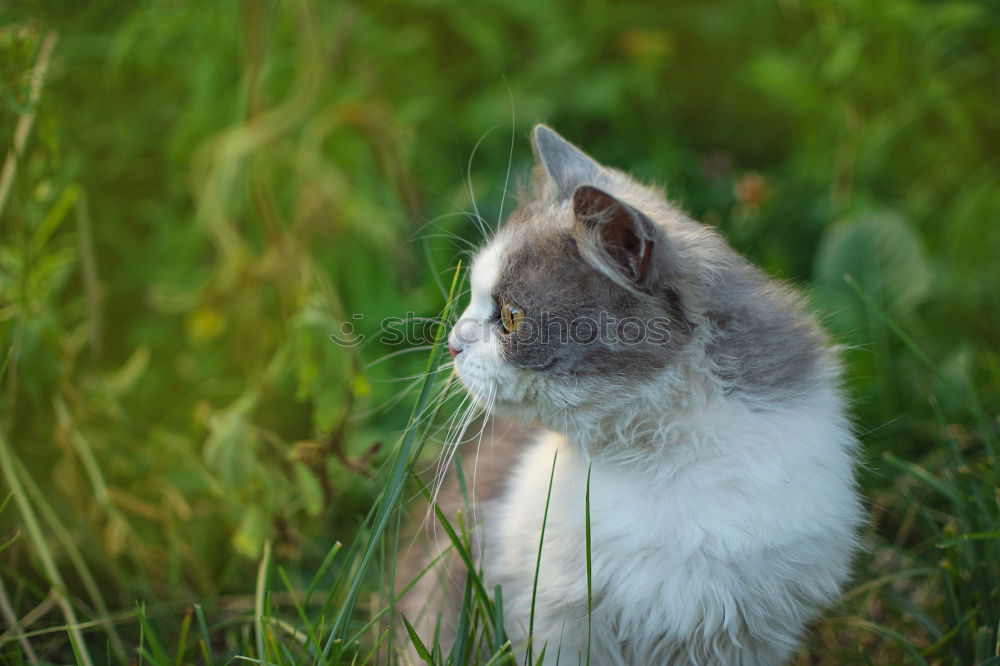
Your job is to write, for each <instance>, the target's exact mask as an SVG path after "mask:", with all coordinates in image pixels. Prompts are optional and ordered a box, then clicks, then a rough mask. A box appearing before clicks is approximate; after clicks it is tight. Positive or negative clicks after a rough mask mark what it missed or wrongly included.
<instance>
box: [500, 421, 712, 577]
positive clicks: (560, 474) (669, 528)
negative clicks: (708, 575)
mask: <svg viewBox="0 0 1000 666" xmlns="http://www.w3.org/2000/svg"><path fill="white" fill-rule="evenodd" d="M588 473H589V475H590V483H589V493H588ZM717 510H718V509H717V507H715V506H714V503H713V502H711V501H710V498H708V497H705V496H704V494H703V493H702V492H701V490H700V489H698V488H695V487H692V486H690V485H688V484H686V483H685V482H683V481H681V482H678V483H663V482H657V481H656V480H654V479H652V478H643V477H642V475H636V474H634V473H629V472H626V471H624V470H619V469H609V468H607V467H596V468H593V467H591V466H590V464H589V463H588V461H587V460H586V459H585V457H584V456H583V455H582V454H581V452H580V451H579V450H578V449H576V448H575V447H572V446H569V445H567V444H566V442H565V440H564V438H563V437H562V436H561V435H558V434H555V433H548V434H546V435H544V436H543V437H542V438H541V439H540V440H539V441H538V442H536V443H535V444H534V445H533V446H532V447H530V449H529V450H527V451H526V452H525V455H524V456H523V458H522V459H521V460H520V462H519V464H518V465H517V466H516V467H515V468H514V469H513V470H512V472H511V476H510V479H509V480H508V485H507V488H506V492H505V493H504V494H503V496H502V497H501V498H500V499H499V501H498V503H497V505H496V506H495V507H494V510H493V511H491V521H490V522H491V524H490V525H488V526H487V529H488V533H489V536H488V538H489V539H493V540H495V541H496V542H498V543H495V544H494V547H493V548H491V550H492V551H493V552H496V553H500V554H501V557H502V559H503V560H504V566H505V568H508V569H511V570H519V569H522V568H523V567H528V569H527V570H531V571H533V568H534V563H535V562H536V560H537V559H538V549H539V545H540V544H541V549H542V558H541V559H542V563H543V566H548V567H549V568H550V569H551V570H550V571H549V572H547V573H548V574H549V575H552V574H553V573H555V574H556V575H565V576H567V578H570V577H575V576H577V575H578V574H580V573H581V571H583V570H584V567H585V566H586V554H587V543H586V542H587V531H588V530H587V528H588V522H589V528H590V529H589V531H590V541H591V543H590V554H591V559H592V566H593V567H594V571H595V572H596V571H597V570H598V569H605V568H609V569H614V568H618V569H621V568H623V567H641V566H643V565H647V564H648V565H649V566H653V567H656V568H658V569H660V568H662V567H663V566H664V565H669V564H670V563H671V562H678V563H679V562H681V561H683V560H685V559H688V558H690V557H691V556H692V554H693V553H695V552H696V551H698V549H699V548H701V547H702V546H703V545H704V542H705V537H706V534H705V530H704V529H703V527H702V526H701V525H700V524H699V523H700V520H701V518H703V517H704V516H706V515H710V514H712V513H715V512H717ZM543 524H544V528H545V534H544V540H543V539H542V527H543ZM497 546H499V547H497ZM529 564H530V565H531V566H528V565H529Z"/></svg>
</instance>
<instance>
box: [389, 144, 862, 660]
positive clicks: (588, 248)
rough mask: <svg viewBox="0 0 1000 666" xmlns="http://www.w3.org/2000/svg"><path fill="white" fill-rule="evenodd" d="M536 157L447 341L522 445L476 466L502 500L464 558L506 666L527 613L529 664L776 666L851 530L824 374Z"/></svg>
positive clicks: (653, 224) (732, 291)
mask: <svg viewBox="0 0 1000 666" xmlns="http://www.w3.org/2000/svg"><path fill="white" fill-rule="evenodd" d="M534 145H535V150H536V154H537V156H538V159H539V164H540V167H539V169H538V170H537V173H536V182H535V186H534V189H533V195H532V197H531V198H529V199H527V200H525V201H522V202H521V205H520V207H519V209H518V210H517V211H516V212H515V213H514V214H513V215H512V216H511V219H510V221H509V222H508V223H507V225H505V226H504V227H503V228H502V229H501V230H500V231H499V232H498V234H497V236H496V237H495V238H494V239H493V240H492V241H491V242H490V243H489V244H488V245H487V246H486V247H485V248H484V249H483V251H482V252H480V254H479V255H478V256H477V258H476V261H475V262H474V264H473V269H472V297H471V302H470V304H469V307H468V309H467V310H466V312H465V314H464V315H463V317H462V320H460V325H458V326H456V328H455V330H454V331H453V333H452V337H451V345H452V353H453V354H454V355H455V356H456V365H455V367H456V370H457V372H458V374H459V376H460V377H461V379H462V380H463V382H464V383H465V385H466V386H467V388H468V389H469V390H470V392H471V393H472V394H473V395H474V396H475V397H476V398H477V399H478V400H479V401H480V402H481V403H483V404H484V405H486V406H488V407H490V408H491V409H495V410H496V411H497V412H498V413H501V414H504V415H507V416H512V417H515V418H518V419H520V420H522V421H524V422H528V423H536V424H540V427H539V428H538V430H537V431H536V432H535V433H534V434H533V435H531V436H528V437H526V436H525V435H524V434H523V432H519V434H518V437H519V439H520V440H521V441H522V446H521V447H520V449H519V452H518V453H517V454H509V453H504V454H501V455H500V456H497V455H492V454H491V452H490V451H489V450H484V451H483V452H482V453H481V455H480V456H479V465H481V466H482V465H484V462H485V464H486V465H489V466H493V465H499V466H500V472H501V474H499V475H496V474H494V476H502V477H504V480H503V482H502V483H499V484H493V487H494V488H495V489H496V492H495V496H494V497H491V498H480V500H481V502H480V504H479V508H478V512H479V517H480V519H481V521H480V522H481V524H480V532H479V534H480V544H481V549H480V557H481V561H482V566H483V570H484V573H485V578H486V582H487V584H488V585H487V587H488V589H492V586H493V585H495V584H500V585H501V586H502V588H503V594H504V609H505V622H506V628H507V632H508V635H509V637H510V639H511V644H512V646H513V648H514V651H515V654H521V655H523V650H524V646H525V645H526V643H527V640H528V633H529V624H530V620H529V616H530V613H531V601H532V595H533V594H534V596H535V611H534V624H533V633H532V644H533V646H534V654H535V655H536V656H537V655H538V654H539V652H540V651H541V649H542V647H543V646H545V650H546V663H549V662H550V661H551V663H555V661H556V655H557V654H559V655H560V657H559V658H560V663H569V664H575V663H577V659H578V658H579V659H581V660H582V662H585V661H586V655H587V653H588V650H589V654H590V663H592V664H596V665H604V664H727V665H729V664H780V663H782V662H783V661H785V660H787V659H788V657H789V656H790V655H791V653H792V652H793V650H794V649H795V647H796V645H797V642H798V640H799V639H800V637H801V634H802V631H803V629H804V627H805V625H806V623H808V622H809V621H810V620H811V619H812V618H814V617H815V615H816V614H817V613H818V612H819V611H820V609H821V608H822V607H823V606H824V605H825V604H826V603H828V602H829V601H830V600H831V599H833V598H834V597H835V596H836V595H837V593H838V591H839V588H840V585H841V584H842V583H843V581H844V580H845V579H846V578H847V576H848V573H849V565H850V559H851V554H852V552H853V550H854V548H855V534H856V530H857V527H858V525H859V523H860V521H861V515H862V514H861V510H860V503H859V500H858V497H857V494H856V492H855V489H854V482H853V458H854V453H855V446H856V444H855V439H854V437H853V435H852V433H851V430H850V426H849V423H848V421H847V418H846V416H845V409H844V403H843V399H842V397H841V395H840V392H839V389H838V368H837V364H836V362H835V359H834V357H833V354H832V352H831V351H830V350H829V349H828V348H827V346H826V343H825V340H824V337H823V335H822V333H821V331H820V330H819V328H818V327H817V326H816V324H815V323H814V321H813V319H812V318H811V317H810V316H809V315H808V314H807V313H806V312H805V311H804V309H803V308H802V306H801V305H800V303H799V302H798V300H797V299H796V298H795V297H794V296H792V295H791V294H790V292H789V291H788V290H786V289H785V288H783V287H781V286H778V285H776V284H775V283H773V282H771V281H769V280H768V279H767V278H766V277H765V276H764V275H763V274H762V273H761V272H760V271H758V270H757V269H756V268H754V267H753V266H751V265H750V264H749V263H748V262H746V261H745V260H744V259H743V258H742V257H740V256H739V255H737V254H736V253H735V252H733V251H732V250H731V249H729V247H728V246H727V245H726V244H725V242H724V241H722V240H721V238H719V237H718V236H717V235H716V234H715V233H713V232H712V231H710V230H708V229H707V228H706V227H704V226H702V225H700V224H698V223H696V222H693V221H691V220H689V219H687V218H686V217H685V216H684V215H683V214H682V213H680V212H679V211H677V210H676V209H675V208H673V207H672V206H670V205H669V204H668V203H667V202H666V201H665V200H664V199H663V198H662V196H661V195H659V194H658V193H656V192H655V191H653V190H651V189H648V188H645V187H643V186H640V185H638V184H636V183H635V182H634V181H632V180H631V179H630V178H628V176H626V175H624V174H622V173H620V172H617V171H614V170H610V169H607V168H605V167H602V166H600V165H598V164H597V163H596V162H593V161H592V160H591V159H590V158H589V157H587V156H586V155H584V154H583V153H581V152H580V151H578V150H577V149H576V148H575V147H573V146H572V145H570V144H568V143H567V142H565V141H564V140H563V139H562V138H561V137H559V136H558V135H556V134H555V133H553V132H552V131H551V130H549V129H548V128H545V127H544V126H539V127H538V128H536V130H535V133H534ZM529 324H530V326H529ZM630 327H631V328H630ZM634 331H638V332H639V335H633V334H632V333H633V332H634ZM487 448H488V447H487ZM554 459H555V460H556V463H555V472H554V476H553V477H552V483H551V501H550V503H549V511H548V518H547V520H546V526H545V530H546V531H545V539H544V543H543V545H542V551H541V564H540V568H539V571H538V577H537V578H538V583H537V590H534V592H533V589H534V581H535V570H536V562H537V558H538V548H539V536H540V532H541V528H542V520H543V514H544V510H545V506H546V499H547V496H548V493H549V489H550V484H549V479H550V474H551V473H552V468H553V460H554ZM467 464H468V463H467ZM588 473H589V474H590V527H591V534H592V543H591V558H592V590H591V603H592V608H591V610H590V622H589V628H588V591H587V569H586V555H587V549H586V538H585V530H586V518H585V514H586V512H585V507H586V490H587V478H588ZM483 475H484V477H488V476H490V475H491V474H490V472H487V471H484V472H483ZM424 590H425V591H426V587H425V588H424ZM418 594H423V595H424V596H423V598H414V597H412V596H411V599H410V601H409V602H408V603H409V605H410V607H411V608H415V607H416V606H418V605H420V604H422V603H423V602H426V601H428V600H430V599H431V597H430V596H427V595H426V592H423V593H418ZM432 603H433V602H432ZM445 607H446V608H445V612H447V604H445ZM433 610H434V609H432V612H433ZM445 626H446V627H447V626H448V625H447V622H446V624H445ZM588 645H589V647H588ZM582 662H581V663H582Z"/></svg>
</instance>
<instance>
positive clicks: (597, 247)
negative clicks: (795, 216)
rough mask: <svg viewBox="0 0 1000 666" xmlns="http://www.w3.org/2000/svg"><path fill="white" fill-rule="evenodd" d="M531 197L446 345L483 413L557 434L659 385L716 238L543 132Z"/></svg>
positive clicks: (691, 330)
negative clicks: (534, 422) (579, 413)
mask: <svg viewBox="0 0 1000 666" xmlns="http://www.w3.org/2000/svg"><path fill="white" fill-rule="evenodd" d="M532 139H533V140H532V143H533V147H534V152H535V156H536V159H537V165H536V167H535V172H534V178H533V186H532V191H531V193H530V195H529V196H527V197H526V198H525V200H522V201H521V202H520V204H519V207H518V208H517V210H515V211H514V213H512V215H511V216H510V218H509V219H508V221H507V222H506V224H505V225H504V226H503V227H502V228H501V229H500V230H499V231H498V233H497V234H496V236H495V238H493V239H492V240H491V241H489V242H488V244H487V245H486V246H485V247H483V248H482V249H481V251H480V252H479V253H478V255H477V256H476V258H475V260H474V262H473V264H472V269H471V286H472V290H471V298H470V302H469V305H468V307H467V308H466V309H465V311H464V313H463V314H462V316H461V318H460V319H459V321H458V322H457V324H456V325H455V327H454V328H453V329H452V331H451V334H450V336H449V344H450V348H451V352H452V354H453V355H454V356H455V368H456V370H457V372H458V375H459V376H460V378H461V379H462V381H463V382H464V384H465V385H466V387H467V388H468V389H469V390H470V392H471V393H472V394H473V395H474V396H476V398H478V399H479V400H480V401H481V402H482V403H484V404H488V405H490V406H492V407H493V408H494V409H496V410H498V411H500V412H501V413H508V414H511V415H515V416H518V417H521V418H538V419H540V420H541V421H542V422H543V423H545V424H546V425H548V426H549V427H552V428H557V429H558V428H561V427H562V426H563V424H562V423H561V422H560V420H561V419H565V418H568V415H569V414H571V413H572V412H573V410H576V409H579V410H585V411H588V412H589V411H594V410H596V411H605V410H613V409H618V408H620V407H621V406H622V405H624V404H627V403H629V402H634V401H635V400H636V399H637V398H638V397H640V393H641V392H643V391H648V390H649V389H650V387H651V386H654V385H656V384H657V383H658V382H659V381H660V379H661V378H662V377H663V376H664V374H665V373H669V372H670V370H671V368H672V366H674V365H676V364H677V363H678V362H679V360H678V359H679V358H680V357H681V356H682V355H683V351H684V349H685V347H686V346H687V345H688V343H689V342H690V341H691V340H692V337H693V336H694V335H695V332H696V330H695V329H696V328H697V325H696V322H697V318H698V311H699V309H700V305H699V299H700V298H701V296H700V290H701V289H702V283H703V282H704V280H705V274H706V272H710V270H709V268H708V267H706V265H705V262H704V261H703V260H702V259H703V257H702V256H701V255H702V254H704V253H703V252H702V250H703V246H704V245H705V244H709V245H712V244H714V243H717V237H716V236H715V235H714V234H712V233H711V232H707V231H703V228H702V227H701V226H700V225H697V224H695V223H693V222H690V221H689V220H687V219H685V218H684V217H683V215H681V214H680V213H679V212H678V211H676V209H674V208H672V207H671V206H670V205H669V204H668V203H667V202H666V201H665V199H664V198H663V197H662V195H660V194H659V193H657V192H656V191H654V190H652V189H649V188H646V187H644V186H642V185H639V184H638V183H636V182H635V181H633V180H632V179H631V178H629V177H628V176H627V175H625V174H624V173H622V172H620V171H617V170H614V169H610V168H607V167H604V166H602V165H600V164H598V163H597V162H596V161H594V160H593V159H592V158H590V157H589V156H588V155H586V154H585V153H584V152H582V151H581V150H579V149H578V148H576V147H575V146H573V145H572V144H571V143H569V142H568V141H566V140H565V139H563V138H562V137H561V136H559V135H558V134H556V133H555V132H554V131H552V130H551V129H549V128H548V127H546V126H544V125H538V126H536V127H535V129H534V131H533V133H532Z"/></svg>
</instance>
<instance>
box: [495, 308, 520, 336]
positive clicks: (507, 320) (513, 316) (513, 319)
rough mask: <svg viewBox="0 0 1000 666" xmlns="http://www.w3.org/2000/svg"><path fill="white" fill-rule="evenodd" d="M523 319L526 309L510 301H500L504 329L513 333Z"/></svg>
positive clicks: (501, 321) (501, 320)
mask: <svg viewBox="0 0 1000 666" xmlns="http://www.w3.org/2000/svg"><path fill="white" fill-rule="evenodd" d="M523 321H524V310H522V309H521V308H519V307H518V306H517V305H515V304H513V303H511V302H510V301H502V302H501V303H500V323H501V324H503V330H505V331H507V332H508V333H513V332H514V331H516V330H517V327H518V326H520V325H521V322H523Z"/></svg>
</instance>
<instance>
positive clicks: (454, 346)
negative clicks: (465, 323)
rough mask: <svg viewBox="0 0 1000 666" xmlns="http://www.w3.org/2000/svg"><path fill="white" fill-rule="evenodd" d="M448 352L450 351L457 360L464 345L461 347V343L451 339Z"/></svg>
mask: <svg viewBox="0 0 1000 666" xmlns="http://www.w3.org/2000/svg"><path fill="white" fill-rule="evenodd" d="M448 351H449V353H451V357H452V358H455V357H456V356H458V353H459V352H460V351H462V345H461V343H459V342H456V341H455V340H451V339H449V340H448Z"/></svg>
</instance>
